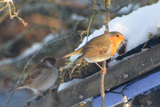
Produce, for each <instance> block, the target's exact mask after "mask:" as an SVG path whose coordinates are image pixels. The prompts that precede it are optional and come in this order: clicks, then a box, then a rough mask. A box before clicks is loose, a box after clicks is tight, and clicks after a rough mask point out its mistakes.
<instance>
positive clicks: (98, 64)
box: [94, 61, 106, 75]
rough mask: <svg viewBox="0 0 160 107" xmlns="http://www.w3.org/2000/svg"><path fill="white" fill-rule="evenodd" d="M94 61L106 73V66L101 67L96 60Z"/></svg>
mask: <svg viewBox="0 0 160 107" xmlns="http://www.w3.org/2000/svg"><path fill="white" fill-rule="evenodd" d="M94 63H95V64H96V65H97V66H98V67H99V68H100V69H101V70H102V71H103V72H104V74H105V75H106V68H105V69H104V68H102V67H101V66H100V65H99V64H98V63H97V62H96V61H94Z"/></svg>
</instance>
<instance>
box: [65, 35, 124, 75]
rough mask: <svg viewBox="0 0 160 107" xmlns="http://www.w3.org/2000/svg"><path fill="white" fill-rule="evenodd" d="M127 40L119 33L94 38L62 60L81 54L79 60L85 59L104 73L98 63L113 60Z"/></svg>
mask: <svg viewBox="0 0 160 107" xmlns="http://www.w3.org/2000/svg"><path fill="white" fill-rule="evenodd" d="M124 40H125V38H124V36H123V35H122V34H121V33H119V32H109V33H105V34H103V35H100V36H98V37H96V38H93V39H92V40H90V41H89V42H87V43H86V45H85V46H83V47H82V48H80V49H78V50H76V51H74V52H72V53H69V54H67V55H65V56H63V57H62V58H66V57H69V56H72V55H75V54H81V56H80V57H79V58H78V59H85V60H87V61H88V62H90V63H93V62H94V63H96V64H97V65H98V66H99V67H100V68H101V69H102V70H103V71H104V72H106V71H105V69H103V68H102V67H101V66H100V65H99V64H98V63H97V62H102V61H105V60H107V59H109V58H111V57H112V56H113V55H114V54H115V53H116V51H117V49H118V47H119V45H120V44H121V43H122V42H123V41H124Z"/></svg>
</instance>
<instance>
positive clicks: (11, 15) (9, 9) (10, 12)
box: [0, 0, 28, 26]
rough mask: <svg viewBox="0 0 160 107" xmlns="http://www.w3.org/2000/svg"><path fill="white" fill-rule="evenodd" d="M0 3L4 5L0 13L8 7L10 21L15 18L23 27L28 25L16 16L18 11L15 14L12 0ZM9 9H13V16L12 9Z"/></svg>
mask: <svg viewBox="0 0 160 107" xmlns="http://www.w3.org/2000/svg"><path fill="white" fill-rule="evenodd" d="M0 3H6V5H5V6H4V7H2V8H1V9H0V12H1V11H2V10H3V9H5V8H7V7H8V11H9V15H10V19H13V18H14V17H17V19H19V20H20V21H21V22H22V23H23V25H24V26H27V25H28V23H27V22H25V21H24V20H23V19H22V18H21V17H19V16H18V13H19V10H18V11H17V12H16V8H15V5H14V3H13V0H8V1H5V0H4V1H1V2H0ZM11 8H13V14H12V9H11Z"/></svg>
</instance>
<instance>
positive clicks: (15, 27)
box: [0, 0, 158, 107]
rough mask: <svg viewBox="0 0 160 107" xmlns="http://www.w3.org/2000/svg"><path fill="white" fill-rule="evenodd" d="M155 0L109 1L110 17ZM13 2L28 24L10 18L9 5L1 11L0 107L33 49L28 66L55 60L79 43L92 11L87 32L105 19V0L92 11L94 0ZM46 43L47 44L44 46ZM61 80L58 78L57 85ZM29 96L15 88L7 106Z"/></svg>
mask: <svg viewBox="0 0 160 107" xmlns="http://www.w3.org/2000/svg"><path fill="white" fill-rule="evenodd" d="M2 1H3V0H2ZM157 1H158V0H130V1H128V0H111V8H110V11H111V19H113V18H115V17H118V16H119V17H121V16H122V15H126V14H129V13H131V12H132V11H135V10H137V9H138V8H140V7H143V6H146V5H151V4H153V3H156V2H157ZM13 2H14V5H15V8H16V10H20V12H19V17H21V18H22V19H23V20H24V21H25V22H27V23H28V25H27V26H26V27H25V26H24V25H23V24H22V23H21V21H20V20H18V18H16V17H15V18H13V19H10V16H9V11H8V8H5V9H3V10H2V11H1V12H0V106H1V105H4V104H5V102H6V100H7V98H8V97H9V95H10V93H9V90H11V89H12V88H13V87H14V86H15V84H16V82H17V80H18V78H19V76H20V75H21V73H22V71H23V68H24V65H25V64H26V62H27V61H28V59H29V58H31V57H32V56H33V54H34V53H35V52H37V51H38V54H37V55H36V56H35V57H34V58H33V59H32V61H31V62H32V64H31V66H29V68H31V67H32V66H34V65H35V64H36V63H37V62H39V60H40V59H42V58H43V57H44V56H48V55H50V56H54V57H55V58H56V59H57V60H58V58H59V57H61V56H63V55H65V54H66V53H69V52H71V51H73V50H74V49H75V48H76V47H77V46H78V44H79V43H81V41H80V34H81V32H82V31H84V30H86V29H87V27H88V24H89V20H90V17H91V15H92V14H95V17H94V18H93V21H92V24H91V28H90V32H89V33H92V32H94V30H96V29H99V28H101V27H102V26H103V25H104V22H105V20H106V18H107V16H106V9H105V5H104V4H105V3H104V0H97V1H96V6H95V10H93V4H94V0H38V1H37V0H13ZM5 5H6V2H4V3H0V9H2V8H3V7H4V6H5ZM11 9H13V8H11ZM84 36H86V35H83V37H84ZM47 44H49V45H48V46H47V47H46V45H47ZM44 46H45V47H44ZM40 49H41V50H40ZM39 50H40V51H39ZM64 65H65V61H61V62H59V63H58V68H59V67H61V66H64ZM26 74H27V73H26ZM26 74H25V76H26ZM85 76H88V75H83V78H85ZM79 78H81V76H79ZM66 81H67V79H66ZM60 82H61V81H60V80H59V81H58V82H57V84H59V83H60ZM32 97H33V94H32V92H31V91H30V90H18V91H16V92H15V95H14V96H13V98H12V100H11V102H10V104H9V107H22V106H23V103H24V102H25V101H26V100H28V99H30V98H32ZM15 102H16V103H15ZM13 104H14V105H13ZM48 107H50V106H49V105H48Z"/></svg>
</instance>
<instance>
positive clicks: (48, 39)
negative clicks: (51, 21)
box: [43, 33, 54, 43]
mask: <svg viewBox="0 0 160 107" xmlns="http://www.w3.org/2000/svg"><path fill="white" fill-rule="evenodd" d="M53 39H54V35H53V34H52V33H51V34H49V35H47V36H46V37H45V38H44V39H43V42H45V43H47V42H50V41H51V40H53Z"/></svg>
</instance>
